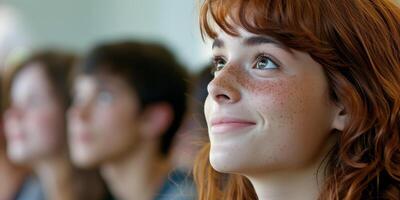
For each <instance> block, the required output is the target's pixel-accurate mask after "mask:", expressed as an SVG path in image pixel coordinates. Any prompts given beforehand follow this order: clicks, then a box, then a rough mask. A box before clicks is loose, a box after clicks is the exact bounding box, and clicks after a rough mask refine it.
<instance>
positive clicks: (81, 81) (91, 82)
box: [74, 73, 132, 91]
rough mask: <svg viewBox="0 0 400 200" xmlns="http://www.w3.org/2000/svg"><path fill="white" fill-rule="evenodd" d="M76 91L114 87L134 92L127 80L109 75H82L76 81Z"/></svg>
mask: <svg viewBox="0 0 400 200" xmlns="http://www.w3.org/2000/svg"><path fill="white" fill-rule="evenodd" d="M74 85H75V89H76V90H86V91H88V90H95V89H97V88H99V87H112V88H113V89H119V90H132V89H131V88H130V87H129V84H128V83H127V82H126V80H125V79H123V78H122V77H120V76H118V75H113V74H109V73H97V74H81V75H78V76H77V78H76V79H75V84H74Z"/></svg>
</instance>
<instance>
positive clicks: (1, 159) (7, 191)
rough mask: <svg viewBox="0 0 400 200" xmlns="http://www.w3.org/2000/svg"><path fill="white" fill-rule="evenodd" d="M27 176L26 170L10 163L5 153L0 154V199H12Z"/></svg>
mask: <svg viewBox="0 0 400 200" xmlns="http://www.w3.org/2000/svg"><path fill="white" fill-rule="evenodd" d="M26 175H27V170H26V169H22V168H18V167H16V166H14V165H12V164H11V163H10V161H9V160H8V159H7V156H6V154H5V152H0V179H1V181H2V182H3V183H6V184H3V185H2V186H1V187H0V199H13V198H14V196H15V195H16V193H17V192H18V189H19V188H20V186H21V185H22V183H23V180H24V178H25V177H26Z"/></svg>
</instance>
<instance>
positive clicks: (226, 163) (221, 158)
mask: <svg viewBox="0 0 400 200" xmlns="http://www.w3.org/2000/svg"><path fill="white" fill-rule="evenodd" d="M210 164H211V166H212V168H213V169H214V170H216V171H218V172H221V173H240V172H242V170H243V167H244V166H243V163H240V160H239V159H237V158H235V156H229V155H226V154H225V155H221V154H214V153H211V154H210Z"/></svg>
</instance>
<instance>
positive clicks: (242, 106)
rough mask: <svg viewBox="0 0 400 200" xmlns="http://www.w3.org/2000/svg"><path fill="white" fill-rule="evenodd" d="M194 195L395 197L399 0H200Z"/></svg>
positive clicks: (399, 156)
mask: <svg viewBox="0 0 400 200" xmlns="http://www.w3.org/2000/svg"><path fill="white" fill-rule="evenodd" d="M200 24H201V30H202V33H203V35H207V36H209V37H211V38H212V39H213V41H214V42H213V46H212V48H213V60H214V65H215V74H214V75H215V77H214V79H213V80H212V81H211V82H210V84H209V85H208V92H209V96H208V98H207V100H206V103H205V115H206V120H207V125H208V131H209V137H210V144H207V145H205V147H204V148H203V149H202V151H201V152H200V154H199V156H198V159H197V163H196V166H195V169H194V174H195V178H196V181H197V183H198V192H199V199H201V200H203V199H213V200H214V199H229V200H232V199H233V200H235V199H237V200H239V199H240V200H242V199H269V200H271V199H331V200H339V199H345V200H350V199H351V200H353V199H363V200H364V199H399V198H400V132H399V130H400V8H399V5H397V4H396V3H395V2H394V1H389V0H374V1H366V0H352V1H348V0H324V1H322V0H314V1H299V0H286V1H272V0H251V1H250V0H230V1H227V0H205V2H204V3H203V5H202V8H201V12H200Z"/></svg>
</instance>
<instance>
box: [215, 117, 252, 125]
mask: <svg viewBox="0 0 400 200" xmlns="http://www.w3.org/2000/svg"><path fill="white" fill-rule="evenodd" d="M233 123H237V124H249V125H254V124H256V123H255V122H253V121H250V120H245V119H239V118H232V117H215V118H213V119H211V126H215V125H221V124H233Z"/></svg>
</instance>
